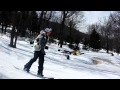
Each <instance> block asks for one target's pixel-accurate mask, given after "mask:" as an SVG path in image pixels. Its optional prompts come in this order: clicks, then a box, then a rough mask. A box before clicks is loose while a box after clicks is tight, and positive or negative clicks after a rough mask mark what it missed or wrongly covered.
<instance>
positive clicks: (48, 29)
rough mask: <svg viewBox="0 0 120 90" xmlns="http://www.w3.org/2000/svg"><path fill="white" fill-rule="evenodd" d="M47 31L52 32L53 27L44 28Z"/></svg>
mask: <svg viewBox="0 0 120 90" xmlns="http://www.w3.org/2000/svg"><path fill="white" fill-rule="evenodd" d="M44 31H45V32H51V31H52V29H51V28H45V30H44Z"/></svg>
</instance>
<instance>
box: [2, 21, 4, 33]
mask: <svg viewBox="0 0 120 90" xmlns="http://www.w3.org/2000/svg"><path fill="white" fill-rule="evenodd" d="M3 29H4V25H3V23H2V33H3Z"/></svg>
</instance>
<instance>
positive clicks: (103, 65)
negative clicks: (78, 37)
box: [0, 35, 120, 79]
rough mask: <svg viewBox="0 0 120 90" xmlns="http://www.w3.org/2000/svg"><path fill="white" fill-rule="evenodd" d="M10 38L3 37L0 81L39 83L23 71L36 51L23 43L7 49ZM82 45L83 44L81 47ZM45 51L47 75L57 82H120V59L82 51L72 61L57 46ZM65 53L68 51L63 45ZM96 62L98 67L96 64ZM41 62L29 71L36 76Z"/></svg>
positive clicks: (1, 39) (105, 54) (45, 70)
mask: <svg viewBox="0 0 120 90" xmlns="http://www.w3.org/2000/svg"><path fill="white" fill-rule="evenodd" d="M9 42H10V38H9V37H7V36H6V35H0V79H40V78H38V77H36V76H34V75H31V74H28V73H26V72H24V71H22V70H18V69H16V68H20V69H23V67H24V65H25V64H26V63H27V62H28V61H29V60H30V59H31V58H32V57H33V47H31V45H30V44H29V43H28V42H27V41H24V40H19V39H18V41H17V48H11V47H9V46H8V44H9ZM80 45H82V44H80ZM48 47H49V49H48V50H45V51H46V55H45V62H44V72H43V73H44V75H45V76H47V77H54V78H55V79H120V56H119V55H117V54H114V56H111V54H107V53H106V52H105V50H100V51H99V52H92V51H85V50H82V49H81V50H80V52H82V53H84V54H82V55H79V56H75V55H72V54H71V55H70V60H67V58H66V56H65V55H64V54H63V53H62V52H61V51H58V49H61V48H59V47H58V45H57V44H53V43H52V44H50V45H48ZM62 50H69V51H71V49H69V48H68V47H67V46H65V45H63V48H62ZM93 60H97V61H98V62H99V63H98V64H95V63H93ZM37 69H38V60H37V61H36V62H35V63H33V65H32V67H31V69H30V71H31V72H32V73H34V74H37Z"/></svg>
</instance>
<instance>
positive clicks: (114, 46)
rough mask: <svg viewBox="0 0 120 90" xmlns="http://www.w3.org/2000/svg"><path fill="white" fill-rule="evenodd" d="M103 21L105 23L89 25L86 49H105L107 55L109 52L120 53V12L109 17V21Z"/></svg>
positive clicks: (85, 42)
mask: <svg viewBox="0 0 120 90" xmlns="http://www.w3.org/2000/svg"><path fill="white" fill-rule="evenodd" d="M103 19H104V21H103V22H101V21H100V22H98V23H95V24H92V25H89V27H88V36H87V37H86V39H85V41H84V46H85V47H84V48H86V47H93V48H96V47H97V49H101V48H102V49H105V50H106V52H107V53H109V51H114V52H117V53H120V11H115V12H113V13H111V14H110V15H109V17H108V19H106V18H103ZM95 33H97V35H95ZM96 39H97V40H96ZM89 42H90V43H89ZM91 43H92V44H91ZM96 43H97V45H96ZM94 45H95V46H94Z"/></svg>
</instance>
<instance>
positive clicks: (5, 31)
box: [4, 25, 7, 34]
mask: <svg viewBox="0 0 120 90" xmlns="http://www.w3.org/2000/svg"><path fill="white" fill-rule="evenodd" d="M6 28H7V25H5V31H4V33H5V34H6Z"/></svg>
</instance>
